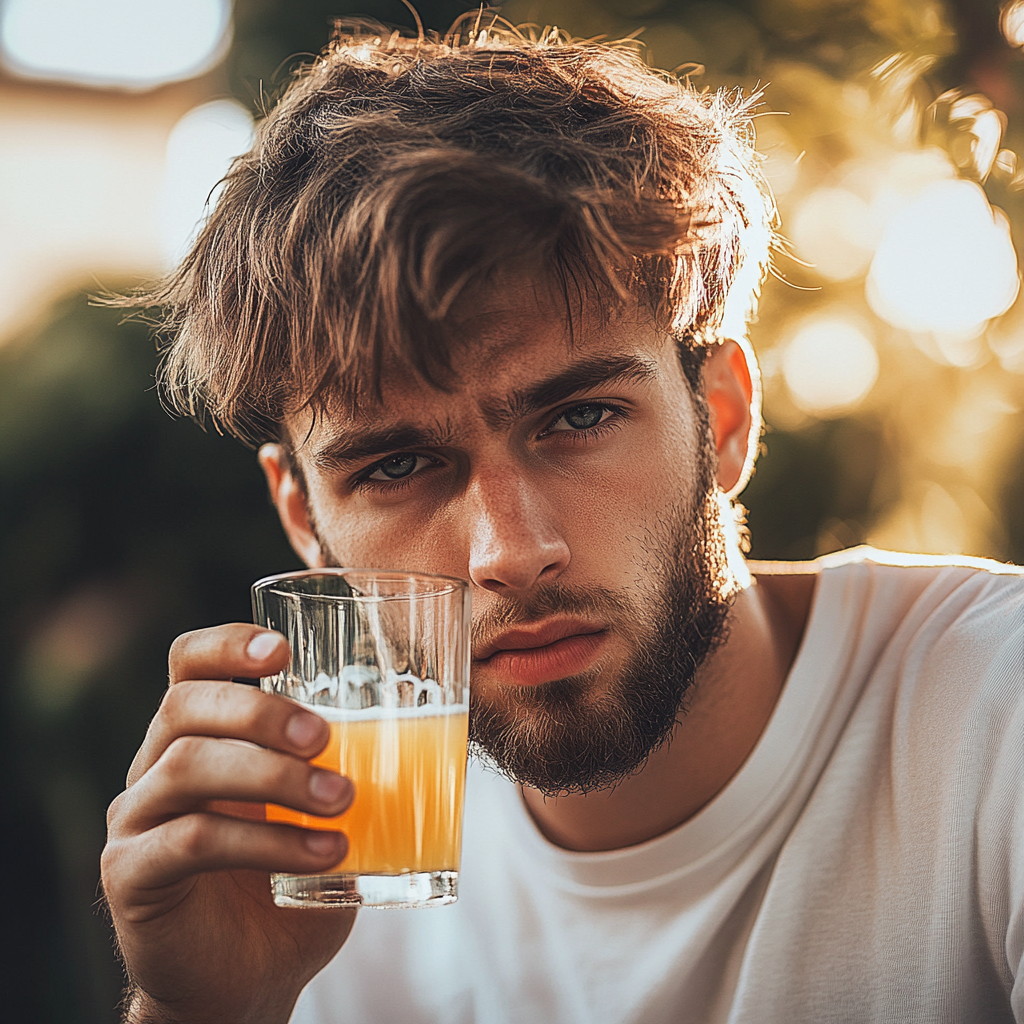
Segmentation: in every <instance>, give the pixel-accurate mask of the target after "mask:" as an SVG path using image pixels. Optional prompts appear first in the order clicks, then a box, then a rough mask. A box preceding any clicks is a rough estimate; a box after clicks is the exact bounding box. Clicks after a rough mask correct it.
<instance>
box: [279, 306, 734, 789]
mask: <svg viewBox="0 0 1024 1024" xmlns="http://www.w3.org/2000/svg"><path fill="white" fill-rule="evenodd" d="M462 311H463V312H462V315H461V316H457V317H456V318H455V322H454V323H453V326H452V330H453V332H454V338H455V342H456V345H455V350H454V358H453V363H454V365H455V366H456V367H457V369H458V373H459V377H458V380H457V381H456V382H455V384H454V386H453V389H452V390H451V391H449V392H441V391H437V390H434V389H432V388H430V387H428V386H426V385H425V384H424V383H423V382H422V381H421V380H419V379H417V378H413V377H411V376H407V375H402V374H398V373H390V374H388V373H386V374H385V378H384V389H383V398H382V401H381V402H380V403H374V404H372V405H370V406H368V407H366V408H365V409H363V408H360V409H359V410H358V411H357V412H356V414H355V415H353V416H339V415H332V416H325V417H322V418H321V419H320V420H319V421H318V422H317V423H316V424H315V425H314V427H313V429H312V432H311V433H310V434H309V439H308V440H307V441H306V442H305V443H304V444H302V445H301V446H300V447H299V450H298V453H297V457H298V459H299V462H300V465H301V467H302V470H303V474H304V476H305V481H306V488H307V497H308V512H309V518H310V520H311V523H312V527H313V529H314V531H315V537H316V541H317V542H318V545H319V551H320V554H319V559H316V558H314V559H313V560H319V561H321V562H322V563H323V564H343V565H359V566H366V567H377V568H402V569H409V570H420V571H426V572H435V573H442V574H446V575H452V576H459V577H462V578H464V579H468V580H470V582H471V585H472V588H473V602H474V628H473V675H472V686H471V693H472V716H471V722H472V725H471V728H472V731H473V736H474V739H475V741H476V743H477V744H478V746H480V747H483V748H484V749H485V751H486V752H488V753H489V754H490V756H491V758H492V760H494V761H496V762H497V763H498V765H499V767H501V768H502V769H503V770H505V771H507V772H508V773H509V774H511V775H513V776H514V777H516V778H517V779H518V780H519V781H521V782H524V783H526V784H530V785H534V786H537V787H538V788H540V789H542V790H545V791H548V792H564V791H573V790H576V791H579V790H587V789H591V788H595V787H599V786H603V785H607V784H610V783H611V782H613V781H614V780H615V779H617V778H620V777H622V776H623V775H624V774H627V773H628V772H630V771H633V770H635V769H636V768H637V767H639V766H640V764H642V762H643V760H644V758H645V757H646V756H647V754H648V753H649V752H650V750H651V749H652V748H653V747H654V746H656V745H657V744H658V743H659V742H661V741H662V740H663V739H664V738H665V737H666V735H667V734H668V732H670V730H671V728H672V724H673V723H674V721H675V718H676V714H677V713H678V711H679V707H680V704H681V701H682V698H683V695H684V694H685V692H686V689H687V687H688V685H689V683H690V681H691V680H692V677H693V673H694V671H695V670H696V667H697V666H698V665H699V663H700V661H701V660H702V658H703V657H704V655H705V654H706V653H707V651H708V650H709V649H710V647H711V646H713V644H714V643H715V642H716V640H717V638H718V637H719V635H720V633H721V630H722V628H723V625H724V619H725V610H726V606H727V598H726V596H725V595H726V590H727V571H726V569H725V564H724V554H723V541H722V533H721V524H720V523H719V521H718V518H717V507H718V506H717V502H716V501H715V499H714V469H713V462H714V451H713V446H711V445H710V444H709V440H708V431H707V420H706V417H704V416H703V415H702V414H701V408H702V406H701V405H700V404H699V403H698V402H697V401H696V400H695V398H694V396H693V395H692V394H691V391H690V388H689V386H688V384H687V382H686V379H685V377H684V375H683V372H682V370H681V367H680V364H679V360H678V355H677V353H676V348H675V344H674V343H673V342H672V341H671V340H670V339H668V338H666V337H665V336H664V335H663V334H661V333H659V332H658V331H657V330H656V329H655V328H654V327H653V326H652V325H651V324H650V323H648V322H647V321H646V320H645V319H643V318H641V317H639V316H638V315H636V314H633V315H623V316H620V317H617V318H615V319H612V320H611V321H610V322H606V321H603V320H602V319H601V318H599V317H589V318H588V317H584V318H582V319H581V320H580V321H578V322H577V323H576V324H575V329H574V332H573V333H574V338H573V340H572V341H571V342H570V332H569V330H568V327H567V324H566V322H565V317H564V312H563V311H562V309H561V307H560V306H559V305H558V304H556V303H554V302H550V301H547V300H535V301H532V302H523V301H522V299H521V297H520V296H519V295H517V296H516V302H515V303H513V302H511V301H509V302H508V303H507V304H506V305H502V304H501V300H500V299H493V298H492V299H490V300H489V302H488V303H487V304H486V305H483V306H476V307H467V304H463V307H462ZM289 428H290V432H291V435H292V436H293V437H296V438H301V437H305V436H306V434H307V433H308V432H309V421H308V420H306V421H303V420H301V419H296V421H294V422H291V423H289Z"/></svg>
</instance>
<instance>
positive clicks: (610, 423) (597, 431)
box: [353, 402, 628, 494]
mask: <svg viewBox="0 0 1024 1024" xmlns="http://www.w3.org/2000/svg"><path fill="white" fill-rule="evenodd" d="M582 406H595V407H597V408H600V409H607V410H608V411H609V412H611V413H613V415H611V416H609V417H607V419H604V420H601V422H600V423H595V424H594V426H592V427H580V428H578V429H577V428H570V429H569V430H552V427H554V425H555V424H556V423H558V421H559V420H561V419H563V418H564V417H565V416H567V415H568V414H569V413H571V412H572V411H573V410H574V409H579V408H580V407H582ZM627 415H628V413H627V412H626V411H625V410H624V409H622V408H621V407H620V406H617V405H612V404H611V403H610V402H576V403H574V404H573V405H570V406H568V407H567V408H565V409H563V410H562V411H561V412H560V413H559V414H558V415H557V416H556V417H555V418H554V419H553V420H552V421H551V423H550V424H549V425H548V427H547V428H546V429H545V430H544V431H542V432H541V434H540V436H541V437H551V436H554V435H558V434H564V435H565V438H566V440H567V441H568V442H569V443H570V444H589V443H590V442H591V441H593V440H594V438H596V437H600V436H602V435H603V434H606V433H608V432H609V431H612V430H618V429H619V427H621V426H622V421H623V420H624V419H626V417H627ZM404 454H409V455H416V456H417V457H418V458H421V459H429V460H430V461H431V462H432V463H433V464H434V465H435V466H436V465H437V464H438V462H439V460H436V459H432V458H431V456H429V455H423V454H422V453H420V452H408V453H406V452H395V453H394V455H388V456H387V457H386V458H383V459H380V460H378V461H377V462H375V463H373V465H371V466H367V467H366V469H364V470H363V472H362V473H360V475H359V476H358V477H357V478H356V479H355V481H354V482H353V488H354V489H355V490H366V491H376V492H377V493H378V494H395V493H397V492H398V491H402V490H405V489H407V488H408V487H411V486H412V484H413V482H414V481H415V480H416V478H417V477H418V476H419V475H420V473H419V472H416V473H410V474H409V476H405V477H400V478H399V479H397V480H371V479H370V477H371V476H372V475H373V474H374V473H376V472H377V470H378V469H380V467H381V466H382V465H383V464H384V463H385V462H387V461H388V459H393V458H394V457H395V455H404Z"/></svg>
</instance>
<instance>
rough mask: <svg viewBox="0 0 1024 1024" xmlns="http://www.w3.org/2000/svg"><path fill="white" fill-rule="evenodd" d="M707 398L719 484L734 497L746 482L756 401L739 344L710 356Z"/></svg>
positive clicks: (727, 345)
mask: <svg viewBox="0 0 1024 1024" xmlns="http://www.w3.org/2000/svg"><path fill="white" fill-rule="evenodd" d="M704 395H705V397H706V398H707V402H708V412H709V415H710V418H711V430H712V432H713V433H714V435H715V450H716V452H717V453H718V470H717V473H716V477H717V480H718V485H719V487H721V488H722V490H723V491H725V493H726V494H729V495H731V494H733V493H735V492H737V491H739V490H740V488H741V485H742V484H743V483H745V482H746V473H745V470H746V469H747V461H748V457H749V454H750V453H749V447H750V428H751V424H752V423H753V416H754V411H753V405H754V399H755V395H754V384H753V380H752V378H751V374H750V365H749V364H748V362H747V352H746V351H745V350H744V348H743V347H742V346H740V345H739V344H738V343H737V342H735V341H732V340H731V339H730V340H727V341H724V342H722V344H721V345H719V346H718V347H717V348H716V349H714V351H713V352H712V353H711V355H710V356H709V357H708V360H707V362H706V363H705V364H704Z"/></svg>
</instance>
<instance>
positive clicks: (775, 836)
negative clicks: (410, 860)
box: [293, 548, 1024, 1024]
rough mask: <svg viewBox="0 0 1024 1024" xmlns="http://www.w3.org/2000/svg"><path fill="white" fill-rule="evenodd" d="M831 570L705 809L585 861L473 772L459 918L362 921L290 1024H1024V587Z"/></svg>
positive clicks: (997, 570)
mask: <svg viewBox="0 0 1024 1024" xmlns="http://www.w3.org/2000/svg"><path fill="white" fill-rule="evenodd" d="M821 564H822V573H821V578H820V581H819V583H818V587H817V592H816V596H815V600H814V603H813V607H812V611H811V616H810V621H809V623H808V626H807V630H806V633H805V637H804V640H803V643H802V645H801V648H800V651H799V654H798V655H797V658H796V661H795V663H794V665H793V668H792V670H791V672H790V675H789V677H788V679H787V681H786V685H785V687H784V688H783V691H782V694H781V696H780V698H779V702H778V704H777V706H776V708H775V711H774V713H773V715H772V718H771V720H770V722H769V724H768V726H767V728H766V730H765V732H764V735H763V736H762V737H761V739H760V741H759V743H758V744H757V746H756V747H755V749H754V750H753V752H752V753H751V755H750V757H749V758H748V760H747V762H746V763H745V764H744V765H743V767H742V768H741V769H740V771H739V772H738V773H737V774H736V776H735V777H734V778H733V779H732V780H731V781H730V782H729V784H728V785H727V786H726V787H725V789H723V790H722V792H721V793H720V794H719V795H718V796H717V797H716V798H715V799H714V800H713V801H712V802H711V803H710V804H708V805H707V806H706V807H705V808H704V809H703V810H702V811H701V812H700V813H699V814H697V815H696V816H695V817H693V818H692V819H690V820H689V821H688V822H686V823H685V824H683V825H681V826H680V827H679V828H676V829H674V830H673V831H671V832H669V833H667V834H665V835H663V836H659V837H658V838H656V839H653V840H651V841H650V842H646V843H643V844H641V845H639V846H635V847H630V848H628V849H624V850H615V851H612V852H608V853H571V852H568V851H565V850H563V849H560V848H559V847H556V846H554V845H552V844H550V843H548V842H547V841H546V840H545V839H544V838H543V837H542V836H541V835H540V833H539V832H538V831H537V830H536V828H535V827H534V825H533V824H532V821H531V819H530V818H529V816H528V814H527V813H526V811H525V808H524V806H523V803H522V800H521V798H520V795H519V792H518V790H517V789H516V787H515V786H513V785H512V784H510V783H509V782H507V781H505V780H504V779H502V778H500V777H498V776H496V775H493V774H491V773H488V772H485V771H484V770H482V769H481V768H479V767H477V766H474V765H471V767H470V776H469V781H468V786H467V805H466V820H465V842H464V848H463V861H462V870H461V874H460V880H459V892H460V898H459V902H458V903H457V904H456V905H455V906H452V907H443V908H438V909H436V910H423V911H415V912H405V913H401V912H393V911H363V912H362V913H361V914H360V915H359V918H358V920H357V922H356V925H355V929H354V931H353V933H352V936H351V938H350V940H349V942H348V943H347V944H346V946H345V947H344V948H343V949H342V950H341V952H340V953H339V954H338V956H337V957H336V958H335V959H334V960H333V961H332V962H331V963H330V964H329V965H328V966H327V967H326V968H325V969H324V970H323V971H322V972H321V973H320V974H319V975H318V976H317V977H316V978H315V979H314V980H313V982H312V983H311V984H310V985H309V986H308V987H307V989H306V990H305V992H304V993H303V995H302V997H301V998H300V1000H299V1004H298V1006H297V1008H296V1010H295V1014H294V1017H293V1022H294V1024H334V1022H339V1024H370V1022H373V1024H427V1022H430V1024H513V1022H515V1024H527V1022H529V1024H626V1022H629V1024H669V1022H671V1024H688V1022H693V1024H724V1022H728V1024H741V1022H743V1024H797V1022H808V1024H811V1022H813V1024H830V1022H835V1024H839V1022H842V1024H866V1022H882V1021H891V1022H899V1024H917V1022H920V1024H926V1022H927V1024H954V1022H963V1024H976V1022H984V1024H990V1022H991V1024H997V1022H1001V1021H1016V1022H1017V1024H1024V962H1022V958H1024V570H1021V569H1017V568H1014V567H1008V566H1001V565H999V564H997V563H988V562H986V563H982V562H969V563H968V562H964V561H963V560H961V561H960V562H958V563H955V564H954V563H942V564H937V563H936V562H935V561H927V562H926V561H923V560H921V559H910V558H904V557H903V556H898V555H890V554H887V553H882V552H877V551H872V550H870V549H865V548H860V549H857V550H855V551H852V552H846V553H843V554H841V555H838V556H831V557H829V558H826V559H823V560H822V563H821Z"/></svg>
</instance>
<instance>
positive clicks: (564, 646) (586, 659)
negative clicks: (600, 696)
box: [474, 619, 607, 686]
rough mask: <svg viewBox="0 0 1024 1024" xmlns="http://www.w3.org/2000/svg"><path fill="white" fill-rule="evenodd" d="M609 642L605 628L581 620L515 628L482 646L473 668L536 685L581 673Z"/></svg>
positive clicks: (511, 681)
mask: <svg viewBox="0 0 1024 1024" xmlns="http://www.w3.org/2000/svg"><path fill="white" fill-rule="evenodd" d="M606 639H607V631H606V630H605V628H604V627H603V626H599V625H595V624H594V623H592V622H583V621H580V620H565V619H562V620H560V621H557V622H550V623H546V624H545V625H543V626H539V627H537V628H536V629H513V630H509V631H508V632H506V633H502V634H501V635H499V636H497V637H495V638H494V639H492V640H490V641H489V642H487V643H486V644H483V645H482V646H481V647H480V649H479V650H478V651H477V655H476V657H475V658H474V668H477V669H478V670H479V669H481V668H483V669H486V671H487V672H488V673H490V672H493V673H494V674H495V675H497V676H498V678H499V680H500V682H503V683H506V684H511V685H515V686H536V685H538V684H539V683H547V682H552V681H554V680H556V679H565V678H566V677H568V676H572V675H576V674H577V673H579V672H582V671H583V670H584V669H586V668H587V667H588V666H589V665H590V664H591V663H592V662H593V661H594V659H595V658H596V657H597V655H598V652H599V651H600V649H601V648H602V647H603V646H604V644H605V641H606Z"/></svg>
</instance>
